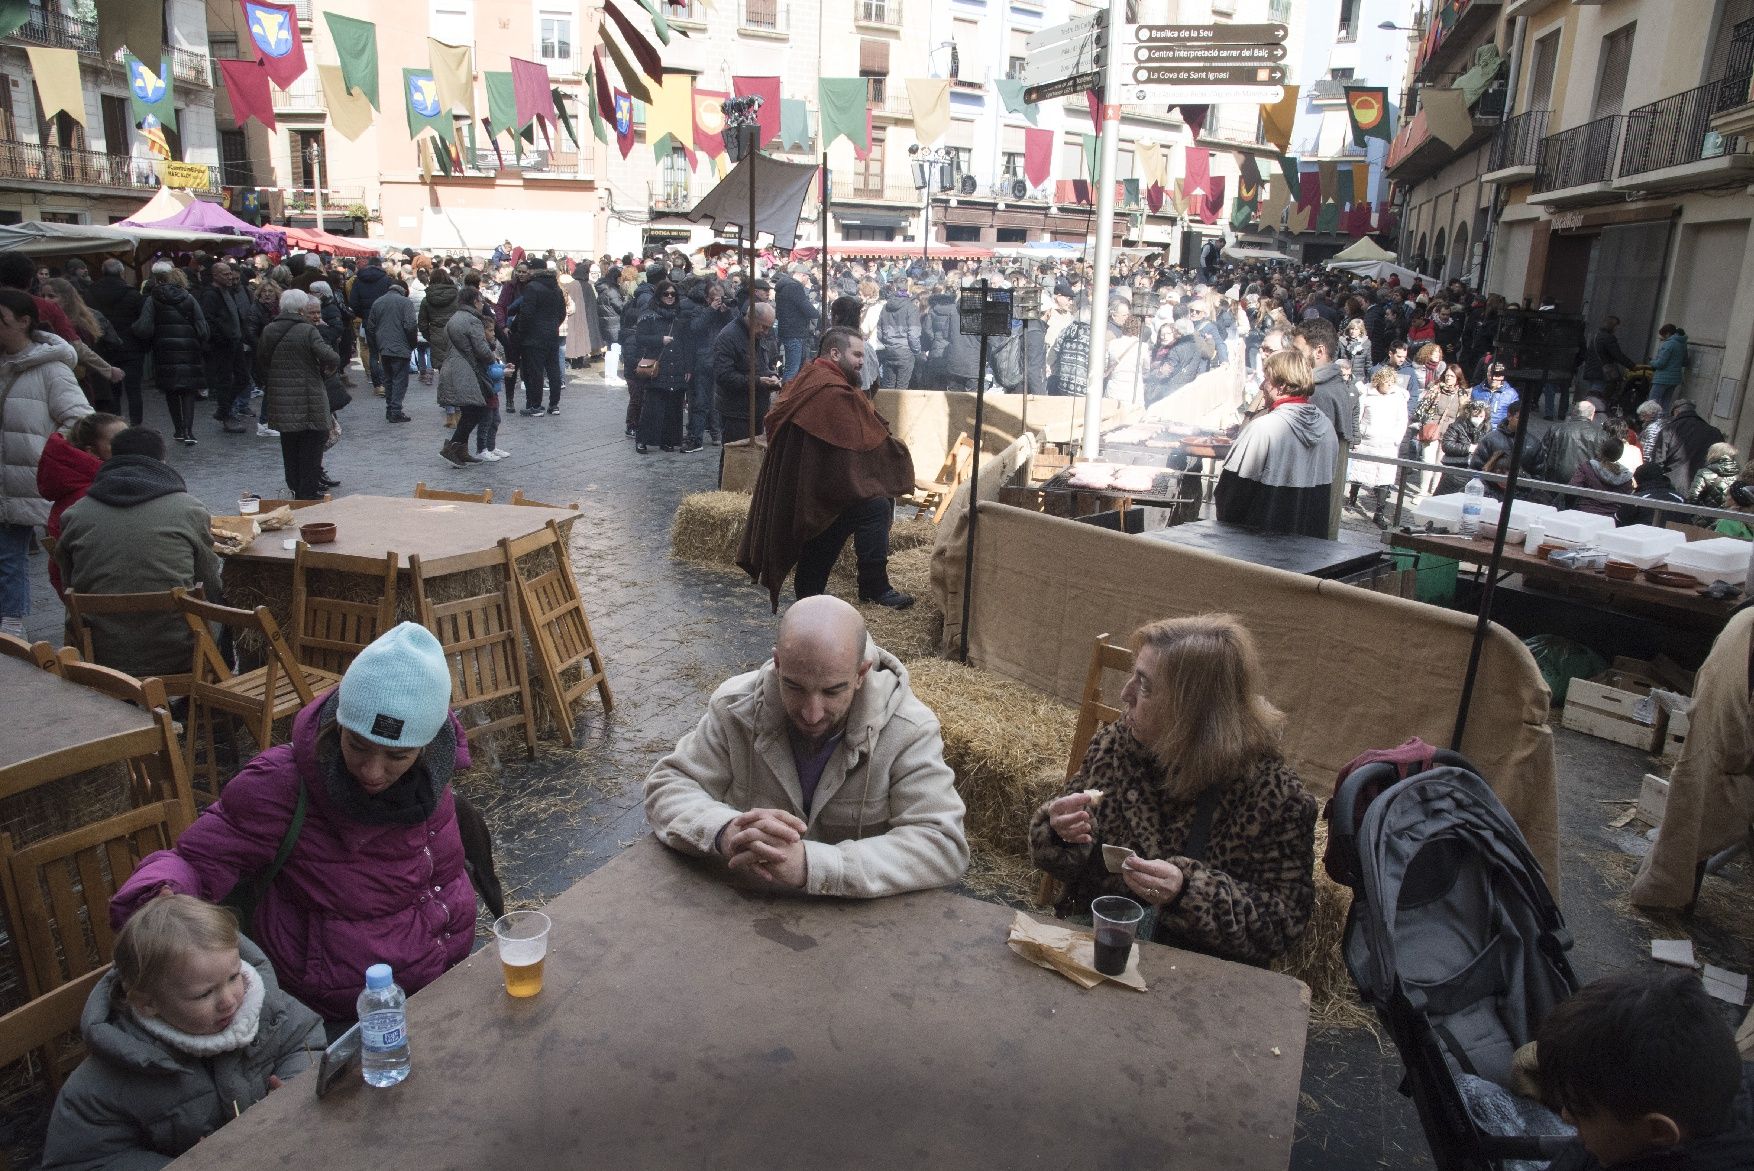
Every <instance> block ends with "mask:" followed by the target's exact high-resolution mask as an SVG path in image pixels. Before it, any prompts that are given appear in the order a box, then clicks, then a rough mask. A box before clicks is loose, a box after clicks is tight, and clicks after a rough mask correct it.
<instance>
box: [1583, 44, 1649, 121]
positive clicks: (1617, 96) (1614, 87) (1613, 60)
mask: <svg viewBox="0 0 1754 1171" xmlns="http://www.w3.org/2000/svg"><path fill="white" fill-rule="evenodd" d="M1637 31H1638V24H1637V22H1636V21H1635V22H1633V23H1632V24H1627V25H1622V26H1621V27H1619V28H1617V29H1615V30H1614V31H1613V32H1611V33H1609V34H1608V35H1607V36H1605V37H1603V38H1602V55H1601V57H1600V58H1599V59H1598V61H1597V64H1596V103H1595V105H1594V106H1593V107H1591V109H1590V120H1591V121H1595V120H1596V119H1598V118H1608V117H1612V116H1613V115H1615V114H1618V113H1619V112H1620V106H1621V103H1622V102H1624V101H1625V99H1626V74H1627V72H1628V71H1629V70H1630V69H1631V68H1632V36H1633V34H1634V33H1635V32H1637Z"/></svg>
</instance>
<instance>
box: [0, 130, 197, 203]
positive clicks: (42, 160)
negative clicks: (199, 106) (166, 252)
mask: <svg viewBox="0 0 1754 1171" xmlns="http://www.w3.org/2000/svg"><path fill="white" fill-rule="evenodd" d="M0 179H25V180H33V181H36V182H40V183H64V184H69V185H72V186H79V187H118V188H131V187H142V188H156V187H157V186H158V185H159V179H158V171H157V168H156V167H154V165H153V160H152V159H149V158H134V157H131V156H129V155H113V154H105V153H103V152H102V151H95V150H63V149H62V148H60V147H55V146H42V145H40V144H38V143H34V142H0ZM220 186H221V184H220V181H219V168H218V167H208V168H207V182H206V184H205V185H204V186H199V187H195V188H192V190H195V191H210V192H211V191H218V190H219V188H220Z"/></svg>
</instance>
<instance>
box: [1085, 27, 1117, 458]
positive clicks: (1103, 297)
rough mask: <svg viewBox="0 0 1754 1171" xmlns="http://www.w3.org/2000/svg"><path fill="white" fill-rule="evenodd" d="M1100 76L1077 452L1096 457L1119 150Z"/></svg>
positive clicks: (1108, 92)
mask: <svg viewBox="0 0 1754 1171" xmlns="http://www.w3.org/2000/svg"><path fill="white" fill-rule="evenodd" d="M1126 16H1127V5H1126V0H1109V6H1108V51H1109V53H1110V54H1111V55H1113V54H1116V53H1119V52H1120V51H1121V34H1122V32H1124V31H1125V25H1126ZM1110 76H1112V74H1110V75H1105V76H1104V77H1103V81H1102V85H1103V103H1102V145H1101V146H1100V147H1099V148H1098V149H1099V150H1100V151H1101V156H1100V157H1101V163H1100V164H1099V166H1098V168H1097V174H1096V256H1095V259H1094V262H1093V263H1094V264H1095V267H1096V272H1095V273H1094V274H1093V279H1092V281H1091V288H1090V385H1089V386H1088V387H1087V388H1086V394H1085V396H1084V438H1083V442H1082V443H1080V444H1079V452H1078V453H1079V455H1081V456H1082V457H1083V458H1085V459H1095V458H1096V457H1097V456H1098V455H1100V454H1101V452H1102V439H1101V436H1100V434H1099V432H1100V431H1101V430H1102V390H1103V383H1104V382H1105V381H1106V379H1104V377H1103V374H1104V367H1105V366H1106V365H1107V363H1108V285H1109V270H1110V268H1111V267H1112V263H1113V260H1112V257H1113V253H1114V234H1115V163H1116V160H1117V158H1118V157H1119V154H1120V137H1121V134H1120V131H1121V106H1120V102H1118V101H1111V100H1110V99H1114V98H1119V97H1120V96H1121V95H1120V91H1119V89H1118V88H1117V87H1115V86H1112V85H1110V84H1108V82H1109V77H1110Z"/></svg>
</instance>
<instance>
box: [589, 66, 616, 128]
mask: <svg viewBox="0 0 1754 1171" xmlns="http://www.w3.org/2000/svg"><path fill="white" fill-rule="evenodd" d="M591 63H592V64H593V65H594V66H595V67H596V68H595V69H594V70H593V71H592V72H593V73H594V75H595V77H596V83H597V113H599V114H601V115H602V116H603V121H605V122H608V123H610V124H611V125H613V124H614V122H615V91H614V90H613V89H611V88H610V86H609V74H608V73H607V72H606V71H605V70H604V68H603V50H602V49H592V50H591Z"/></svg>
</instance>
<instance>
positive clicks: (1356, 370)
mask: <svg viewBox="0 0 1754 1171" xmlns="http://www.w3.org/2000/svg"><path fill="white" fill-rule="evenodd" d="M1335 357H1336V358H1338V359H1339V360H1340V361H1342V362H1345V363H1347V364H1348V366H1349V368H1350V369H1351V371H1352V377H1353V379H1354V380H1355V381H1359V382H1362V381H1363V380H1364V376H1365V372H1366V371H1368V370H1369V369H1370V338H1369V337H1368V336H1367V335H1366V334H1365V332H1364V318H1362V317H1354V318H1353V319H1352V320H1350V321H1348V322H1347V323H1346V326H1345V328H1344V329H1342V330H1341V331H1340V352H1339V353H1338V354H1336V355H1335Z"/></svg>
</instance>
